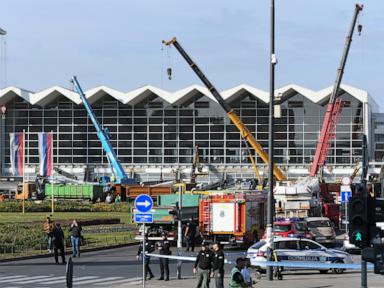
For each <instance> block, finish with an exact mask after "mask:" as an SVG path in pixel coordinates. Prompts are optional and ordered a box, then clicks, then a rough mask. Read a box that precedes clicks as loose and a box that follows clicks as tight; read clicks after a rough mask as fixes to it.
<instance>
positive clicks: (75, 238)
mask: <svg viewBox="0 0 384 288" xmlns="http://www.w3.org/2000/svg"><path fill="white" fill-rule="evenodd" d="M69 231H70V232H71V245H72V256H73V257H76V256H77V257H80V236H81V227H80V225H79V224H77V221H76V220H73V222H72V224H71V227H70V228H69Z"/></svg>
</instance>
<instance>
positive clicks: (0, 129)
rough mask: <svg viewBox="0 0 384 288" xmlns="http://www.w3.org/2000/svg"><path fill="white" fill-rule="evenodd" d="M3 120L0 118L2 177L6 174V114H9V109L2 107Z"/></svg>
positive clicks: (0, 163) (0, 173)
mask: <svg viewBox="0 0 384 288" xmlns="http://www.w3.org/2000/svg"><path fill="white" fill-rule="evenodd" d="M0 112H1V118H0V175H4V174H5V113H6V112H7V107H5V105H2V106H1V108H0Z"/></svg>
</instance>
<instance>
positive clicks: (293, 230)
mask: <svg viewBox="0 0 384 288" xmlns="http://www.w3.org/2000/svg"><path fill="white" fill-rule="evenodd" d="M272 235H274V236H279V237H304V238H308V239H313V238H314V235H313V234H312V233H311V232H310V231H309V229H308V227H307V223H306V222H305V221H295V220H294V219H285V220H282V221H276V222H274V223H273V230H272ZM263 239H267V235H266V232H265V233H264V235H263Z"/></svg>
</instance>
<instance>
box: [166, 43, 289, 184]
mask: <svg viewBox="0 0 384 288" xmlns="http://www.w3.org/2000/svg"><path fill="white" fill-rule="evenodd" d="M163 43H164V44H165V45H167V46H170V45H173V46H174V47H175V48H176V50H177V51H178V52H179V53H180V54H181V56H182V57H183V58H184V59H185V61H186V62H187V63H188V64H189V66H190V67H191V69H192V70H193V71H194V72H195V73H196V75H197V76H198V77H199V78H200V80H201V81H202V82H203V83H204V85H205V86H206V87H207V89H208V90H209V92H211V94H212V95H213V97H214V98H215V99H216V100H217V102H218V104H219V105H220V106H221V107H222V108H223V109H224V111H225V112H226V113H227V115H228V117H229V119H231V121H232V123H233V124H234V125H235V126H236V127H237V129H238V130H239V132H240V134H241V136H242V138H243V139H244V141H245V142H246V144H247V143H248V144H249V145H251V146H252V148H253V149H254V150H255V151H256V153H257V154H258V155H259V156H260V158H261V159H262V160H263V161H264V163H265V164H267V165H268V164H269V161H268V155H267V153H266V152H265V151H264V150H263V148H262V147H261V146H260V144H259V143H258V142H257V141H256V139H255V137H254V136H253V134H252V133H251V132H250V131H249V130H248V128H247V127H246V126H245V124H244V123H243V121H241V119H240V118H239V116H238V115H237V114H236V112H235V110H234V109H232V108H231V107H230V106H229V105H228V104H227V103H226V102H225V101H224V99H223V97H222V96H221V95H220V93H219V91H217V89H216V88H215V87H214V86H213V85H212V83H211V82H210V81H209V80H208V78H207V77H206V76H205V75H204V73H203V72H202V71H201V69H200V68H199V67H198V66H197V65H196V63H195V62H194V61H193V60H192V59H191V58H190V57H189V55H188V54H187V52H186V51H185V50H184V49H183V47H181V45H180V44H179V42H178V41H177V40H176V38H173V39H172V40H170V41H163ZM248 144H247V145H248ZM248 151H249V149H248ZM248 153H250V151H249V152H248ZM249 156H250V159H251V162H252V165H253V168H254V170H255V174H256V175H259V172H258V169H257V166H256V163H255V160H254V158H253V156H252V154H249ZM273 173H274V175H275V177H276V179H277V180H279V181H283V180H286V177H285V175H284V173H283V172H282V171H281V170H280V168H278V167H277V166H276V165H274V166H273ZM258 177H259V178H260V176H258Z"/></svg>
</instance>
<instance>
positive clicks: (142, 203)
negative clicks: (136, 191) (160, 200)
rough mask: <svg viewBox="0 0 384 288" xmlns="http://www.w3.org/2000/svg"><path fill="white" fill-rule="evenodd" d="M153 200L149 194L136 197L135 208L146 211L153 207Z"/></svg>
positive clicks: (138, 210)
mask: <svg viewBox="0 0 384 288" xmlns="http://www.w3.org/2000/svg"><path fill="white" fill-rule="evenodd" d="M152 206H153V200H152V198H151V197H150V196H148V195H147V194H141V195H139V196H137V197H136V199H135V208H136V210H137V212H141V213H146V212H148V211H150V210H151V209H152Z"/></svg>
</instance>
